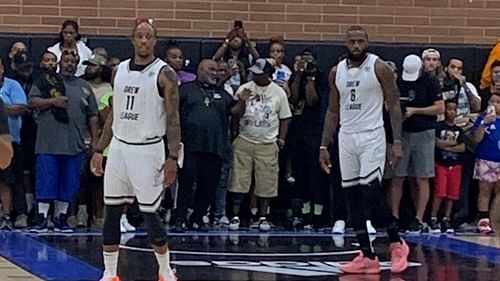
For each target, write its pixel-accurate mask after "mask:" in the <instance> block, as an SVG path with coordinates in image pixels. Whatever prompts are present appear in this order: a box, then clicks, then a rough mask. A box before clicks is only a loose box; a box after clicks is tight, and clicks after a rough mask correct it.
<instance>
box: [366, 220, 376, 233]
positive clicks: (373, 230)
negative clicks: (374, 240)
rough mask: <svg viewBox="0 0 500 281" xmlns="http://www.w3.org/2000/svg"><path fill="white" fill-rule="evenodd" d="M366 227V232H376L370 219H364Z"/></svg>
mask: <svg viewBox="0 0 500 281" xmlns="http://www.w3.org/2000/svg"><path fill="white" fill-rule="evenodd" d="M366 229H367V230H368V234H377V230H376V229H375V227H373V225H372V222H371V221H370V220H367V221H366Z"/></svg>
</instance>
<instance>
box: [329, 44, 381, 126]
mask: <svg viewBox="0 0 500 281" xmlns="http://www.w3.org/2000/svg"><path fill="white" fill-rule="evenodd" d="M377 59H378V57H377V56H376V55H374V54H368V56H367V57H366V59H365V61H364V62H363V63H362V64H361V65H360V66H359V67H352V68H348V67H347V59H344V60H342V61H341V62H340V63H339V64H338V66H337V73H336V77H335V85H336V86H337V89H338V91H339V105H340V129H341V130H342V131H343V132H344V133H359V132H363V131H370V130H374V129H377V128H380V127H382V126H384V121H383V119H382V118H383V117H382V106H383V104H384V93H383V91H382V87H381V86H380V83H379V81H378V79H377V75H376V73H375V62H376V61H377Z"/></svg>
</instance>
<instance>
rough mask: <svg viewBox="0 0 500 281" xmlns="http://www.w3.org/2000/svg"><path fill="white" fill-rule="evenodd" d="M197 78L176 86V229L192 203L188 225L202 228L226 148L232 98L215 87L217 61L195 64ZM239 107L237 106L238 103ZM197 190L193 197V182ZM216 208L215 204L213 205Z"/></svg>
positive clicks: (213, 194)
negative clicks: (179, 157)
mask: <svg viewBox="0 0 500 281" xmlns="http://www.w3.org/2000/svg"><path fill="white" fill-rule="evenodd" d="M197 75H198V80H196V81H193V82H188V83H184V84H182V86H181V87H180V88H179V109H180V110H179V114H180V121H181V134H182V136H181V141H182V143H183V144H184V166H183V167H182V168H181V169H180V170H179V178H178V179H179V189H178V191H177V196H178V197H177V209H176V216H175V217H176V223H175V224H176V227H175V230H174V231H175V232H182V231H183V224H184V223H186V224H187V222H186V214H187V209H188V207H189V206H190V204H191V203H192V202H193V197H194V206H193V207H194V212H193V214H192V215H191V219H190V220H191V224H194V223H196V224H197V225H198V227H201V229H205V225H204V222H203V216H204V215H205V214H206V212H207V209H208V206H209V205H210V204H211V203H212V202H213V199H214V197H215V192H216V188H217V185H218V184H219V180H220V174H221V167H222V159H223V158H224V153H225V149H226V140H227V134H228V126H229V125H228V120H229V116H230V115H231V112H232V108H233V106H234V105H235V101H234V100H233V98H232V97H231V95H229V94H228V93H227V92H226V91H224V89H222V88H221V87H218V86H217V84H216V83H217V80H216V78H217V77H216V75H217V63H216V62H215V61H213V60H210V59H206V60H202V61H201V62H200V65H199V67H198V73H197ZM237 106H239V105H237ZM195 182H196V191H195V194H194V196H193V185H194V183H195ZM214 207H215V206H214Z"/></svg>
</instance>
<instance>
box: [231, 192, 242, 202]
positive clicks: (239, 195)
mask: <svg viewBox="0 0 500 281" xmlns="http://www.w3.org/2000/svg"><path fill="white" fill-rule="evenodd" d="M231 196H232V197H231V198H232V199H233V204H234V205H241V202H242V201H243V197H244V196H245V194H243V193H235V192H233V193H232V195H231Z"/></svg>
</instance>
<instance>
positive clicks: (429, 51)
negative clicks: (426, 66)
mask: <svg viewBox="0 0 500 281" xmlns="http://www.w3.org/2000/svg"><path fill="white" fill-rule="evenodd" d="M428 56H436V57H438V58H441V54H440V53H439V51H438V50H436V49H433V48H429V49H425V50H424V51H423V52H422V59H424V58H426V57H428Z"/></svg>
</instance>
